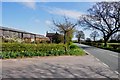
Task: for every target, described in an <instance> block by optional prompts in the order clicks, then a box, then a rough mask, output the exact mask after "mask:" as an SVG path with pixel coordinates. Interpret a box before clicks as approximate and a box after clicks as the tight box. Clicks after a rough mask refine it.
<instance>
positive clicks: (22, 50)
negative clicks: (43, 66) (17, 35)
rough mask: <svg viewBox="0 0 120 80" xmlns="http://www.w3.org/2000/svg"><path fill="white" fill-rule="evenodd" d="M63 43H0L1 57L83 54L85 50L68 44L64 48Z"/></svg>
mask: <svg viewBox="0 0 120 80" xmlns="http://www.w3.org/2000/svg"><path fill="white" fill-rule="evenodd" d="M64 46H65V45H64V44H26V43H22V44H20V43H2V52H0V55H1V57H2V59H9V58H23V57H33V56H62V55H74V56H83V55H85V52H84V51H83V50H82V49H80V48H79V47H78V46H76V45H73V44H72V45H70V46H69V48H68V50H67V51H65V50H64Z"/></svg>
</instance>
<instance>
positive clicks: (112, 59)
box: [76, 43, 120, 72]
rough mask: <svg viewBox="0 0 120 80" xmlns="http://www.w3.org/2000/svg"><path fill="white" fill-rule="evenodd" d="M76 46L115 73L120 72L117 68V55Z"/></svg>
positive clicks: (97, 49) (93, 48)
mask: <svg viewBox="0 0 120 80" xmlns="http://www.w3.org/2000/svg"><path fill="white" fill-rule="evenodd" d="M76 45H78V46H79V47H81V48H83V49H84V50H85V51H87V52H89V53H90V54H91V55H93V56H94V57H96V58H98V59H99V60H100V61H102V62H104V63H105V64H106V65H108V66H109V67H110V69H111V70H113V71H116V72H119V71H120V68H119V67H120V65H118V63H119V62H120V56H119V55H120V54H119V53H117V52H113V51H109V50H104V49H100V48H96V47H92V46H88V45H84V44H77V43H76ZM119 64H120V63H119Z"/></svg>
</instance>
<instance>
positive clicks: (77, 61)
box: [2, 55, 118, 79]
mask: <svg viewBox="0 0 120 80" xmlns="http://www.w3.org/2000/svg"><path fill="white" fill-rule="evenodd" d="M2 77H3V78H108V79H110V78H118V75H117V74H116V73H115V72H113V71H111V70H110V69H109V67H107V66H105V65H103V63H102V62H101V61H98V60H97V59H96V58H94V57H93V56H91V55H86V56H59V57H34V58H24V59H8V60H2Z"/></svg>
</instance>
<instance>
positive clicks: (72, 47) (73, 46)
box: [69, 44, 79, 49]
mask: <svg viewBox="0 0 120 80" xmlns="http://www.w3.org/2000/svg"><path fill="white" fill-rule="evenodd" d="M69 48H70V49H77V48H79V47H78V46H77V45H74V44H72V45H70V46H69Z"/></svg>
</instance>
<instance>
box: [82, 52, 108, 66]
mask: <svg viewBox="0 0 120 80" xmlns="http://www.w3.org/2000/svg"><path fill="white" fill-rule="evenodd" d="M84 51H85V50H84ZM85 52H86V53H87V54H88V55H91V56H93V55H92V54H90V53H89V52H87V51H85ZM93 57H94V58H95V59H96V60H97V61H99V62H101V63H102V64H103V65H104V66H106V67H108V68H110V67H109V66H108V65H107V64H105V63H104V62H102V61H101V60H100V59H98V58H96V57H95V56H93Z"/></svg>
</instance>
